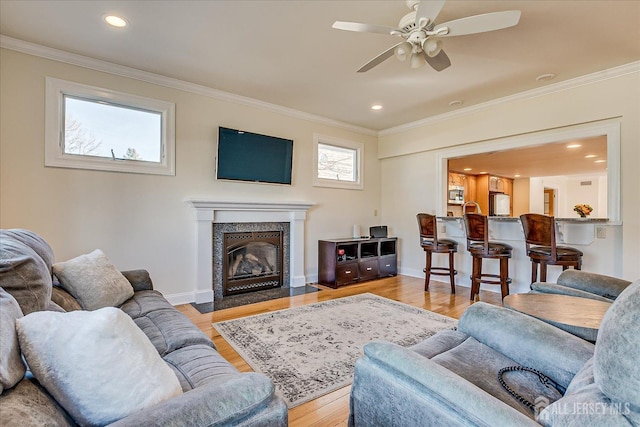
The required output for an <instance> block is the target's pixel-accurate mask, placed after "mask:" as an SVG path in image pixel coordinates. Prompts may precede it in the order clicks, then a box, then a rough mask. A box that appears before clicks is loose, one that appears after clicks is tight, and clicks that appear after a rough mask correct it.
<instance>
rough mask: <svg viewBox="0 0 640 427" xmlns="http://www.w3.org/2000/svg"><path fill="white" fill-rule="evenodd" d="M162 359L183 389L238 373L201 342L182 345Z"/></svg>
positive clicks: (190, 388) (189, 388)
mask: <svg viewBox="0 0 640 427" xmlns="http://www.w3.org/2000/svg"><path fill="white" fill-rule="evenodd" d="M163 359H164V361H165V362H167V364H169V366H171V368H172V369H173V371H174V373H175V374H176V376H177V377H178V380H180V385H181V386H182V390H183V391H189V390H192V389H194V388H197V387H200V386H203V385H205V384H207V383H209V382H213V381H218V382H220V381H221V379H222V378H224V377H225V376H229V375H237V374H238V370H237V369H236V368H234V367H233V365H231V364H230V363H229V362H227V361H226V360H225V359H224V358H223V357H222V356H220V354H219V353H218V352H217V351H216V350H214V349H213V348H211V347H209V346H206V345H202V344H197V345H190V346H187V347H182V348H180V349H178V350H175V351H173V352H171V353H169V354H167V355H166V356H165V357H164V358H163Z"/></svg>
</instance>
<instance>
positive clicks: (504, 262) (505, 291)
mask: <svg viewBox="0 0 640 427" xmlns="http://www.w3.org/2000/svg"><path fill="white" fill-rule="evenodd" d="M508 280H509V258H500V288H501V291H502V299H504V297H506V296H507V295H509V283H508Z"/></svg>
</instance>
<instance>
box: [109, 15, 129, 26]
mask: <svg viewBox="0 0 640 427" xmlns="http://www.w3.org/2000/svg"><path fill="white" fill-rule="evenodd" d="M104 20H105V22H106V23H107V24H109V25H111V26H112V27H117V28H123V27H126V26H127V20H126V19H124V18H121V17H119V16H116V15H107V16H105V17H104Z"/></svg>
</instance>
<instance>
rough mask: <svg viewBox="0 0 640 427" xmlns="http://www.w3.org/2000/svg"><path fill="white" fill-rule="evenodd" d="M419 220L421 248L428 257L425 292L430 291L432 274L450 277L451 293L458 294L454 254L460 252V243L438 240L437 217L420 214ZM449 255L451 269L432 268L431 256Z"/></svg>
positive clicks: (425, 269)
mask: <svg viewBox="0 0 640 427" xmlns="http://www.w3.org/2000/svg"><path fill="white" fill-rule="evenodd" d="M416 217H417V218H418V227H419V228H420V246H422V249H424V251H425V255H426V267H425V268H424V270H423V271H424V272H425V276H424V291H425V292H428V291H429V279H430V277H431V275H432V274H435V275H437V276H449V282H450V283H451V293H452V294H455V293H456V283H455V278H454V276H455V275H456V274H458V272H457V271H456V270H455V269H454V268H453V265H454V261H453V254H455V253H456V252H458V242H456V241H454V240H450V239H438V227H437V224H436V217H435V216H434V215H429V214H426V213H419V214H418V215H416ZM433 253H437V254H444V253H448V254H449V267H448V268H445V267H432V266H431V254H433Z"/></svg>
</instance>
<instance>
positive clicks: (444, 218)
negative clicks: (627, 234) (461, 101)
mask: <svg viewBox="0 0 640 427" xmlns="http://www.w3.org/2000/svg"><path fill="white" fill-rule="evenodd" d="M438 219H439V220H442V221H457V220H461V219H462V217H461V216H439V217H438ZM489 221H500V222H518V221H520V218H518V217H512V216H490V217H489ZM556 221H558V222H575V223H587V224H592V223H602V222H609V218H556Z"/></svg>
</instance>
